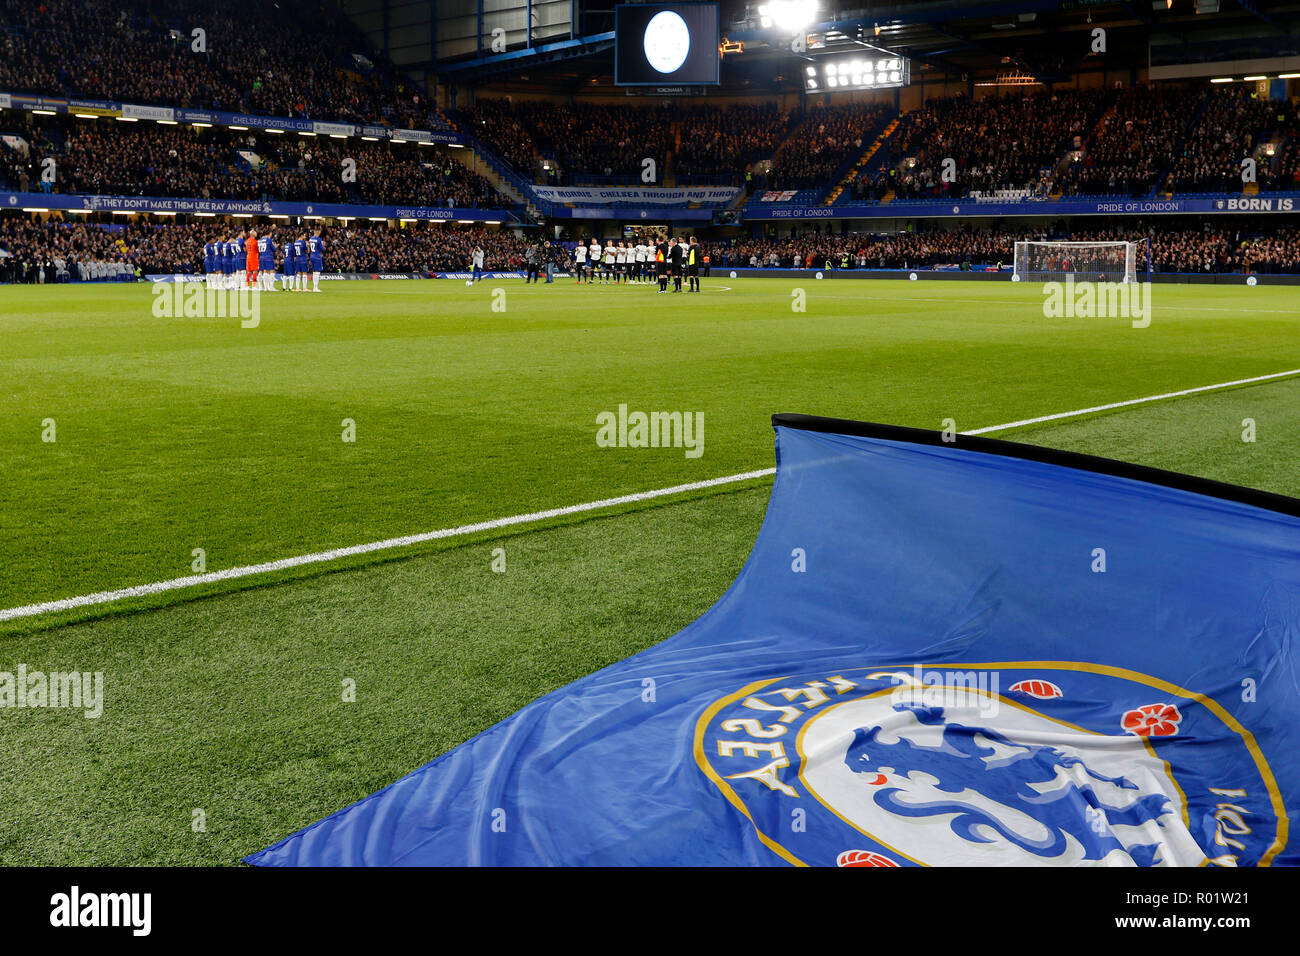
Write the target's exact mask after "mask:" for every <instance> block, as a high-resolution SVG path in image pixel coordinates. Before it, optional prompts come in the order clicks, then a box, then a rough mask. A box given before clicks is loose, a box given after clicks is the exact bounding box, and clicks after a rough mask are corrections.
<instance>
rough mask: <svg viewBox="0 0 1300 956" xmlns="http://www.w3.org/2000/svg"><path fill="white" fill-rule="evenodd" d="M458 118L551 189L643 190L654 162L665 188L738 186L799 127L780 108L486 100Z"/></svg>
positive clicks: (519, 169)
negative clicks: (612, 186) (669, 177)
mask: <svg viewBox="0 0 1300 956" xmlns="http://www.w3.org/2000/svg"><path fill="white" fill-rule="evenodd" d="M836 109H838V108H836ZM453 116H454V118H455V119H456V121H457V122H458V123H459V124H461V128H462V129H464V130H467V131H472V132H473V133H474V134H475V135H476V136H478V137H479V138H480V139H481V140H483V142H484V143H485V144H486V145H487V146H488V147H489V148H490V149H492V150H493V151H494V152H496V153H497V154H498V155H499V156H501V157H502V158H503V159H505V160H507V161H508V162H509V163H510V165H511V166H513V167H514V169H515V170H516V171H517V172H518V173H520V174H521V175H522V176H524V177H525V178H527V179H530V180H532V181H534V182H538V181H541V182H545V183H546V184H548V185H578V184H585V183H593V182H598V183H621V182H635V183H640V182H641V181H642V180H641V175H642V172H643V168H644V167H643V161H644V160H646V159H653V160H654V161H655V166H656V171H655V172H656V181H658V182H662V181H663V178H664V176H665V174H666V173H667V171H668V170H669V169H670V168H671V169H672V170H673V172H674V174H675V176H676V177H677V179H678V181H679V182H682V181H690V182H696V183H700V182H710V183H728V184H737V183H739V182H740V180H741V178H742V177H743V175H744V170H745V168H746V167H747V166H749V165H750V164H752V163H754V162H756V161H758V160H762V159H767V158H769V157H771V156H772V154H773V153H775V152H776V150H777V148H778V147H779V146H781V144H782V142H783V141H785V139H786V137H787V136H788V135H789V133H790V131H791V129H792V127H793V126H794V122H795V117H794V116H793V114H792V113H791V112H790V111H789V110H782V109H780V108H779V107H778V106H777V105H776V104H774V103H766V104H760V105H745V104H734V105H729V106H727V107H719V106H709V105H693V104H689V103H684V104H675V105H672V106H663V105H648V106H632V105H627V106H624V105H606V104H589V103H575V104H568V105H563V106H562V105H558V104H555V103H547V102H542V101H539V100H520V101H518V102H515V101H511V100H493V99H483V100H479V101H478V102H477V103H475V104H474V105H473V106H472V107H468V108H466V109H462V110H458V111H456V112H455V113H453ZM543 161H546V167H548V168H543V166H542V163H543Z"/></svg>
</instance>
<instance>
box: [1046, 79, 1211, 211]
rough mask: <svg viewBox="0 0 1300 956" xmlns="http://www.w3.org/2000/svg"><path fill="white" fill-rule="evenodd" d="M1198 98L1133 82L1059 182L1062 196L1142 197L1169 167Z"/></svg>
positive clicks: (1184, 133) (1179, 90)
mask: <svg viewBox="0 0 1300 956" xmlns="http://www.w3.org/2000/svg"><path fill="white" fill-rule="evenodd" d="M1198 102H1199V97H1197V96H1196V95H1194V94H1192V93H1191V92H1190V91H1188V90H1187V89H1184V88H1180V87H1151V86H1137V87H1133V88H1132V89H1126V90H1123V91H1121V92H1119V93H1118V94H1116V95H1115V96H1114V101H1113V102H1112V103H1111V104H1110V106H1109V108H1108V109H1107V111H1106V113H1105V115H1104V116H1103V117H1102V119H1101V122H1099V123H1098V124H1097V128H1096V129H1095V130H1093V131H1092V133H1091V134H1090V135H1089V136H1087V137H1086V138H1085V139H1084V143H1083V149H1082V150H1081V151H1080V156H1079V159H1078V161H1077V162H1073V163H1071V164H1070V165H1069V167H1068V168H1067V170H1066V172H1065V175H1064V176H1062V177H1061V178H1060V179H1059V180H1058V181H1057V185H1058V186H1059V187H1060V189H1061V192H1062V193H1063V194H1066V195H1084V196H1100V195H1126V196H1144V195H1146V194H1147V193H1149V192H1150V191H1151V189H1152V188H1153V187H1154V186H1156V185H1157V183H1156V180H1157V178H1158V177H1160V175H1161V174H1162V173H1163V172H1164V171H1165V170H1166V169H1168V168H1169V166H1170V164H1171V163H1172V162H1173V160H1174V156H1175V150H1176V149H1177V147H1178V144H1179V143H1180V142H1181V141H1182V139H1183V138H1184V137H1185V136H1186V135H1187V127H1188V124H1189V123H1190V122H1191V119H1192V116H1193V115H1194V114H1195V112H1196V106H1197V103H1198Z"/></svg>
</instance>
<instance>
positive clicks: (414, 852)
mask: <svg viewBox="0 0 1300 956" xmlns="http://www.w3.org/2000/svg"><path fill="white" fill-rule="evenodd" d="M774 422H775V424H776V431H777V450H778V468H777V476H776V482H775V486H774V488H773V491H772V496H771V501H770V504H769V507H768V513H767V517H766V519H765V521H764V524H763V527H762V530H761V532H760V534H759V537H758V540H757V543H756V544H755V547H754V550H753V553H752V554H751V555H750V558H749V560H748V562H747V563H746V565H745V567H744V569H743V570H742V571H741V573H740V575H739V577H738V578H737V579H736V581H735V583H734V584H733V585H732V586H731V588H730V589H729V590H728V591H727V593H726V594H725V595H724V596H723V597H722V598H721V599H720V600H719V601H718V603H717V604H716V605H715V606H714V607H713V608H712V609H710V610H709V611H708V612H707V613H705V614H704V615H703V616H702V617H700V618H699V619H698V620H696V621H695V622H694V623H692V624H691V625H689V626H688V627H687V628H686V629H685V630H683V631H681V632H680V633H679V634H677V635H676V636H675V637H672V638H670V639H669V640H667V641H665V642H663V643H662V644H660V645H658V646H656V647H654V648H651V649H650V650H647V651H645V652H642V653H640V654H637V655H635V656H633V657H630V658H628V659H627V660H624V661H622V662H620V663H618V664H615V665H613V666H611V667H607V668H605V669H604V670H601V671H599V672H597V673H595V674H592V675H590V676H588V677H586V678H583V679H582V680H579V681H577V682H575V683H573V684H570V685H569V686H567V687H564V688H561V689H559V690H557V691H555V692H553V693H551V694H549V695H547V696H546V697H543V698H542V699H540V700H538V701H536V702H534V703H533V704H530V705H529V706H527V707H525V708H524V709H523V710H521V711H519V712H518V713H516V714H514V715H513V716H511V717H509V718H507V719H506V720H504V721H502V722H501V723H499V724H497V725H496V726H494V727H492V728H490V729H489V730H487V731H485V732H484V733H482V734H481V735H479V736H478V737H476V738H474V739H473V740H471V741H469V742H468V743H466V744H463V745H462V746H460V747H457V748H456V749H454V750H452V751H451V752H449V753H447V754H445V755H444V756H442V757H440V758H438V759H437V760H434V761H433V762H432V763H430V764H428V765H426V766H424V767H421V768H420V769H418V770H415V771H414V772H413V773H411V774H410V775H408V776H406V777H404V778H403V779H401V780H398V781H397V782H396V783H393V784H392V785H390V786H389V787H387V788H385V789H384V790H381V791H379V792H378V793H376V794H373V795H371V796H369V797H367V798H365V799H364V800H361V801H360V802H358V803H356V804H353V805H352V806H350V807H347V808H344V809H341V810H339V811H338V812H336V813H335V814H333V815H332V816H329V817H327V818H326V819H324V820H321V821H319V822H317V823H315V824H313V825H311V826H309V827H306V828H305V829H303V830H301V831H299V832H297V833H295V834H293V835H291V836H289V837H287V838H285V839H284V840H282V841H281V842H279V843H277V844H276V845H274V846H272V847H270V848H268V849H266V850H263V851H262V852H260V853H257V854H255V855H254V856H252V857H250V858H249V862H251V863H255V864H260V865H269V866H287V865H362V864H378V865H421V864H435V865H438V864H449V865H474V864H496V865H534V864H536V865H541V864H561V865H563V864H591V865H634V864H635V865H787V864H792V865H817V866H836V865H839V866H876V867H906V866H920V865H929V866H937V865H972V866H975V865H980V866H983V865H1002V866H1021V865H1029V866H1115V865H1121V866H1128V865H1138V866H1163V867H1170V866H1200V865H1207V864H1208V865H1214V866H1265V865H1270V864H1295V863H1297V862H1300V853H1297V851H1296V850H1295V849H1294V848H1293V847H1292V846H1291V844H1290V839H1291V835H1290V817H1291V816H1293V815H1295V814H1296V812H1297V810H1298V809H1300V689H1298V688H1300V680H1298V679H1297V678H1298V676H1300V675H1297V669H1298V668H1300V664H1298V663H1297V659H1296V657H1295V655H1294V646H1295V644H1296V641H1297V637H1298V636H1300V632H1298V631H1297V628H1298V626H1300V625H1298V623H1297V622H1300V548H1298V547H1297V542H1300V500H1295V499H1290V498H1281V497H1277V496H1271V495H1267V494H1263V493H1260V492H1253V491H1249V490H1247V489H1241V488H1236V487H1232V486H1227V485H1219V484H1216V483H1213V482H1208V481H1204V480H1201V479H1196V478H1190V477H1187V476H1181V475H1173V474H1170V473H1167V472H1157V471H1153V470H1150V469H1145V468H1139V467H1136V466H1131V465H1124V464H1121V463H1118V462H1112V461H1108V460H1104V459H1097V458H1089V457H1084V456H1078V455H1071V454H1067V453H1061V452H1055V451H1050V450H1047V449H1039V448H1034V447H1033V446H1028V445H1019V444H1013V443H1009V442H999V441H991V440H987V439H980V438H969V437H965V436H956V437H955V439H952V440H949V441H945V440H944V436H942V435H940V434H937V433H933V432H921V431H917V430H914V429H902V428H892V427H888V426H879V425H864V424H861V423H854V422H842V421H837V420H829V419H815V418H807V417H804V416H777V417H776V418H775V419H774ZM303 822H304V823H306V822H307V821H303Z"/></svg>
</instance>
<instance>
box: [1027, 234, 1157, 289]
mask: <svg viewBox="0 0 1300 956" xmlns="http://www.w3.org/2000/svg"><path fill="white" fill-rule="evenodd" d="M1145 248H1146V243H1145V241H1143V242H1141V243H1138V242H1037V241H1034V240H1027V239H1026V240H1020V241H1019V242H1017V243H1016V261H1015V272H1014V273H1013V277H1014V278H1016V279H1019V280H1021V281H1024V282H1046V281H1050V280H1054V279H1064V278H1065V277H1066V276H1070V275H1072V276H1074V277H1075V279H1080V280H1082V279H1087V280H1090V281H1093V282H1137V281H1138V273H1139V271H1140V272H1142V273H1143V278H1144V279H1145V280H1146V281H1149V280H1150V275H1149V271H1150V265H1149V263H1148V262H1147V261H1146V258H1147V257H1146V254H1145V252H1144V250H1145Z"/></svg>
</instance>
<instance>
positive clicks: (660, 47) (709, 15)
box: [614, 3, 719, 86]
mask: <svg viewBox="0 0 1300 956" xmlns="http://www.w3.org/2000/svg"><path fill="white" fill-rule="evenodd" d="M615 14H616V17H615V24H614V82H615V83H617V84H618V85H620V86H671V85H690V86H700V85H704V84H713V83H717V82H718V62H719V56H718V5H717V4H716V3H629V4H621V5H620V6H618V7H616V8H615Z"/></svg>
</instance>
